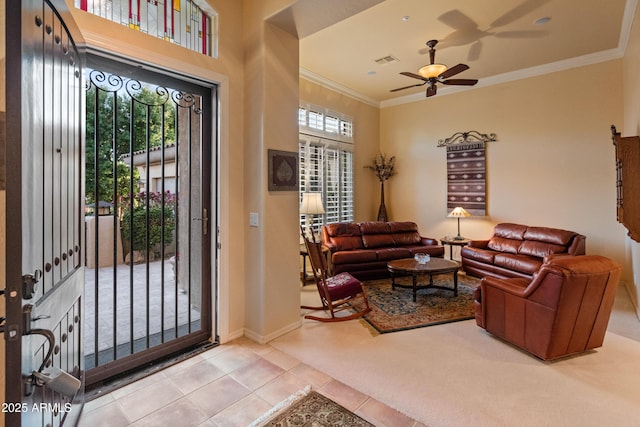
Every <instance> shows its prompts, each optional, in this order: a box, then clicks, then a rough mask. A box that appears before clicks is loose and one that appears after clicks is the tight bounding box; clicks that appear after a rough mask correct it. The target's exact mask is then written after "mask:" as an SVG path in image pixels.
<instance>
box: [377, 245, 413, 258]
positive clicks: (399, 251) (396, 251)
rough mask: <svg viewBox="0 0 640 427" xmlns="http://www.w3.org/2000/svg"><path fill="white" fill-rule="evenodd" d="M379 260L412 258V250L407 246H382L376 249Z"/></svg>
mask: <svg viewBox="0 0 640 427" xmlns="http://www.w3.org/2000/svg"><path fill="white" fill-rule="evenodd" d="M376 255H377V256H378V261H390V260H393V259H400V258H411V256H412V255H411V251H410V250H409V249H407V248H381V249H376Z"/></svg>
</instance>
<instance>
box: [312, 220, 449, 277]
mask: <svg viewBox="0 0 640 427" xmlns="http://www.w3.org/2000/svg"><path fill="white" fill-rule="evenodd" d="M322 243H323V244H324V245H325V246H326V247H327V248H329V252H330V254H331V255H330V261H331V265H332V273H333V274H338V273H342V272H344V271H347V272H349V273H351V274H352V275H353V276H355V277H357V278H358V279H361V280H364V279H372V278H376V277H387V276H388V274H389V273H388V271H387V263H388V262H389V261H391V260H394V259H401V258H412V257H413V256H414V255H415V254H416V253H426V254H429V255H431V256H433V257H443V256H444V248H443V247H442V246H438V241H437V240H435V239H432V238H427V237H422V236H420V234H419V233H418V226H417V224H416V223H414V222H384V221H368V222H360V223H353V222H337V223H333V224H327V225H325V226H323V227H322Z"/></svg>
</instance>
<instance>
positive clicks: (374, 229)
mask: <svg viewBox="0 0 640 427" xmlns="http://www.w3.org/2000/svg"><path fill="white" fill-rule="evenodd" d="M360 231H361V232H362V234H389V233H391V227H390V226H389V223H388V222H384V221H365V222H361V223H360Z"/></svg>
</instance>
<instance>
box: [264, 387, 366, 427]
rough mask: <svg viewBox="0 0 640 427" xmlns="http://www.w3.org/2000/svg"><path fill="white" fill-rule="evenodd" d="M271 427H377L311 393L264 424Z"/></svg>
mask: <svg viewBox="0 0 640 427" xmlns="http://www.w3.org/2000/svg"><path fill="white" fill-rule="evenodd" d="M256 425H260V426H270V427H294V426H296V427H303V426H304V427H338V426H340V427H342V426H345V427H375V426H374V425H373V424H371V423H369V422H367V421H365V420H364V419H362V418H360V417H359V416H357V415H356V414H354V413H353V412H351V411H349V410H348V409H346V408H344V407H343V406H341V405H339V404H337V403H336V402H334V401H333V400H331V399H329V398H327V397H325V396H323V395H321V394H320V393H317V392H315V391H310V392H309V393H308V394H306V396H304V397H302V398H301V399H299V400H297V401H296V402H295V403H293V404H292V405H290V406H288V407H287V409H285V410H283V411H282V412H280V413H278V414H277V415H275V416H274V417H273V418H271V419H269V420H268V421H266V422H265V423H264V424H263V423H259V424H256Z"/></svg>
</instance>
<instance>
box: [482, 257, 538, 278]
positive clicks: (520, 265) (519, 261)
mask: <svg viewBox="0 0 640 427" xmlns="http://www.w3.org/2000/svg"><path fill="white" fill-rule="evenodd" d="M493 263H494V265H496V266H499V267H503V268H508V269H509V270H514V271H520V272H522V273H527V274H530V275H532V274H533V273H535V272H536V271H538V270H539V269H540V266H541V265H542V260H541V259H540V258H535V257H531V256H527V255H513V254H496V256H495V257H494V259H493Z"/></svg>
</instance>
